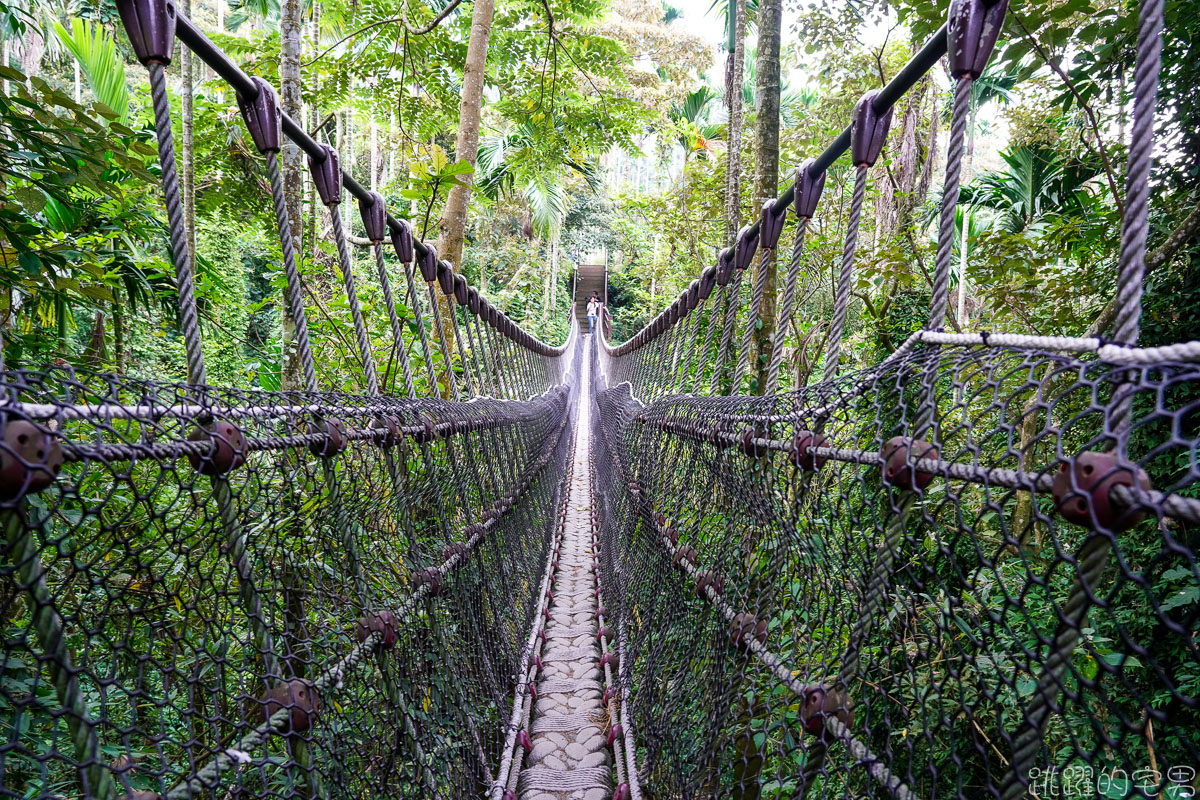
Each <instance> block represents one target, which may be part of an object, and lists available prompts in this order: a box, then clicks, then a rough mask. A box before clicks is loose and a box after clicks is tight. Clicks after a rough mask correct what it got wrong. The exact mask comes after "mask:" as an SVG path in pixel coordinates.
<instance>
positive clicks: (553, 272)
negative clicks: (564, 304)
mask: <svg viewBox="0 0 1200 800" xmlns="http://www.w3.org/2000/svg"><path fill="white" fill-rule="evenodd" d="M561 236H562V234H561V233H556V234H555V235H554V238H553V239H551V240H550V309H551V312H550V313H551V315H553V314H554V310H555V309H557V308H558V242H559V239H560V238H561Z"/></svg>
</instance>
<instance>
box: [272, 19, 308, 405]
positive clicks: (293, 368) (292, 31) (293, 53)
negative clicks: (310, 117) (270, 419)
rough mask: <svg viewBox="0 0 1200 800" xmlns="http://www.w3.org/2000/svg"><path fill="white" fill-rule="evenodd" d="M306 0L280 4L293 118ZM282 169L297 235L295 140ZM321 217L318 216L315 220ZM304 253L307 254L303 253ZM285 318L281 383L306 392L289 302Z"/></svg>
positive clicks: (283, 87) (300, 165)
mask: <svg viewBox="0 0 1200 800" xmlns="http://www.w3.org/2000/svg"><path fill="white" fill-rule="evenodd" d="M301 7H302V0H282V2H281V3H280V8H279V11H280V17H279V38H280V42H281V47H280V57H279V87H280V93H279V99H280V103H281V105H282V106H283V112H284V113H285V114H289V115H291V117H292V118H293V119H301V118H302V117H301V116H300V112H301V104H302V100H301V89H302V84H301V81H300V38H301V35H302V33H303V23H302V20H301ZM282 156H283V158H282V159H281V162H282V163H281V165H280V168H281V170H282V172H283V199H284V205H285V206H286V207H287V214H288V224H289V225H290V226H291V229H292V233H293V235H294V236H299V235H300V233H301V232H302V231H303V230H304V216H303V213H302V207H303V199H304V154H303V152H302V151H301V150H300V148H299V147H297V146H296V145H295V144H293V143H292V142H291V140H288V139H285V140H284V144H283V152H282ZM315 216H317V215H316V214H314V217H315ZM298 244H299V242H298ZM300 252H303V250H301V251H300ZM279 306H280V309H281V310H282V317H283V341H282V342H281V347H282V350H283V363H282V365H281V368H280V381H281V383H282V386H283V388H284V390H288V389H303V388H304V383H303V379H302V378H301V376H300V354H299V352H298V351H297V350H296V346H295V341H296V320H295V319H294V318H293V317H292V312H291V309H290V307H289V304H288V303H280V304H279Z"/></svg>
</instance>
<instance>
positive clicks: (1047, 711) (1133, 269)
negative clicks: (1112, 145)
mask: <svg viewBox="0 0 1200 800" xmlns="http://www.w3.org/2000/svg"><path fill="white" fill-rule="evenodd" d="M1138 13H1139V20H1138V53H1137V66H1136V67H1135V72H1134V86H1133V92H1134V106H1133V129H1132V133H1131V137H1132V138H1131V140H1130V147H1129V165H1128V167H1127V169H1126V185H1125V219H1124V221H1123V227H1122V230H1121V256H1120V262H1119V272H1118V276H1117V318H1116V326H1115V332H1116V338H1117V340H1118V341H1120V342H1122V343H1124V344H1135V343H1136V342H1137V339H1138V333H1139V327H1140V324H1141V312H1142V309H1141V299H1142V279H1143V277H1144V275H1145V252H1146V234H1147V230H1148V227H1149V180H1150V166H1151V154H1152V150H1153V146H1154V111H1155V104H1156V102H1157V99H1158V74H1159V70H1160V68H1161V59H1162V28H1163V0H1142V3H1141V6H1140V8H1139V12H1138ZM1132 412H1133V386H1132V384H1130V383H1128V382H1125V383H1122V384H1120V385H1119V386H1118V387H1117V389H1116V391H1115V392H1114V393H1113V400H1112V411H1111V412H1110V415H1109V426H1110V430H1111V431H1112V432H1113V433H1115V435H1116V438H1117V442H1118V454H1122V451H1123V447H1122V445H1123V444H1124V438H1125V436H1126V435H1127V433H1128V429H1129V424H1130V418H1131V416H1132ZM1112 544H1113V537H1112V534H1111V533H1110V532H1108V531H1104V530H1101V531H1097V532H1095V533H1093V534H1091V535H1090V536H1089V537H1088V538H1087V539H1085V540H1084V543H1083V545H1082V546H1081V547H1080V548H1079V552H1078V554H1077V555H1076V563H1077V565H1078V570H1079V571H1078V574H1077V576H1076V577H1075V580H1074V582H1073V583H1072V584H1071V592H1070V594H1069V595H1068V596H1067V601H1066V603H1065V604H1064V605H1063V609H1062V612H1061V621H1060V622H1059V625H1058V628H1057V630H1056V632H1055V636H1054V641H1053V643H1052V644H1051V647H1050V651H1049V653H1048V655H1047V658H1046V663H1045V667H1044V668H1043V671H1042V675H1041V677H1040V678H1039V679H1038V683H1037V686H1036V687H1035V689H1034V691H1033V694H1032V695H1031V696H1030V698H1029V706H1028V707H1027V709H1026V712H1025V720H1026V721H1025V723H1024V724H1023V725H1022V726H1021V728H1020V729H1019V730H1018V731H1017V734H1016V736H1014V737H1013V755H1012V761H1011V765H1010V768H1009V772H1008V774H1007V776H1006V777H1005V780H1004V782H1003V783H1002V784H1001V787H1002V788H1001V795H1000V796H1001V798H1002V800H1017V799H1018V798H1020V797H1024V796H1025V788H1026V786H1027V785H1028V783H1029V770H1030V767H1031V766H1032V765H1033V764H1034V763H1035V761H1036V759H1037V755H1038V753H1039V752H1040V751H1041V749H1042V738H1043V731H1044V730H1045V727H1046V723H1047V721H1048V720H1049V718H1050V716H1051V714H1052V712H1053V711H1054V709H1055V707H1056V706H1057V705H1058V697H1059V692H1060V690H1061V688H1062V686H1063V675H1064V674H1065V673H1066V671H1067V669H1068V668H1069V667H1070V663H1071V658H1072V655H1073V654H1074V652H1075V648H1076V647H1077V646H1078V644H1079V639H1080V635H1081V631H1082V630H1083V628H1084V627H1086V625H1087V615H1088V611H1089V609H1090V608H1091V605H1092V598H1093V597H1095V596H1096V595H1097V594H1098V591H1097V585H1098V583H1099V581H1100V579H1101V577H1102V576H1103V575H1104V570H1105V568H1106V567H1107V566H1108V563H1109V561H1110V551H1111V549H1112Z"/></svg>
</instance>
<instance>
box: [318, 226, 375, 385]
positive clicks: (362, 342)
mask: <svg viewBox="0 0 1200 800" xmlns="http://www.w3.org/2000/svg"><path fill="white" fill-rule="evenodd" d="M329 219H330V221H331V222H332V224H333V239H334V242H335V243H336V244H337V251H338V266H339V267H341V270H342V282H343V283H344V284H345V287H346V299H347V300H348V301H349V302H350V316H351V317H352V318H353V320H354V338H355V339H356V340H357V342H358V356H359V358H360V359H361V360H362V368H363V375H365V376H366V378H367V392H368V393H369V394H372V395H378V394H379V377H378V375H376V373H375V357H374V356H373V355H372V353H371V340H370V339H369V338H368V337H367V326H366V323H365V322H363V315H362V306H361V305H359V302H358V291H357V290H356V289H355V288H354V270H353V269H352V268H351V266H350V251H349V249H348V248H347V247H346V231H345V229H343V228H342V216H341V214H339V213H338V208H337V206H336V205H331V206H329Z"/></svg>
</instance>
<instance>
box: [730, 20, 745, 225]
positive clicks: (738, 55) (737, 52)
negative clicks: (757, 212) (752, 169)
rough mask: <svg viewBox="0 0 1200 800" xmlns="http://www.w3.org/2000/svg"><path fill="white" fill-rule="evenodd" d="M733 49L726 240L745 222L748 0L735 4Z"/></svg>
mask: <svg viewBox="0 0 1200 800" xmlns="http://www.w3.org/2000/svg"><path fill="white" fill-rule="evenodd" d="M734 7H735V11H734V14H735V17H734V28H733V41H734V44H733V52H731V53H730V54H729V59H728V63H727V64H726V67H725V108H726V110H727V111H728V114H729V122H728V126H729V135H728V136H727V137H726V138H727V139H728V148H727V149H726V152H725V243H726V244H728V245H732V244H733V240H734V237H736V236H737V232H738V228H739V227H740V224H741V213H742V204H741V190H742V181H741V171H742V76H743V74H744V69H745V60H746V41H745V40H746V0H737V2H736V3H735V4H734Z"/></svg>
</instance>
